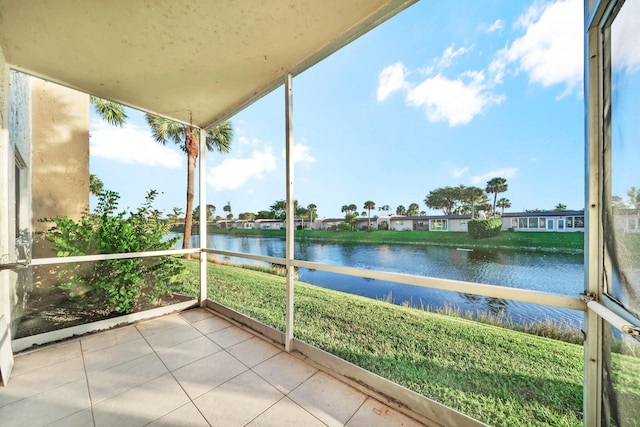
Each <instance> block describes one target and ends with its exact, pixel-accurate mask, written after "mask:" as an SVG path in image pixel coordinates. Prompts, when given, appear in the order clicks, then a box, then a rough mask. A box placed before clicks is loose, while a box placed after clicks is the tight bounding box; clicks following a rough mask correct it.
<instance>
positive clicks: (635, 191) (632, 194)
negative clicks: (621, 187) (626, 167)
mask: <svg viewBox="0 0 640 427" xmlns="http://www.w3.org/2000/svg"><path fill="white" fill-rule="evenodd" d="M627 197H629V202H630V203H631V206H632V207H633V208H635V209H640V188H636V187H631V188H630V189H629V190H627Z"/></svg>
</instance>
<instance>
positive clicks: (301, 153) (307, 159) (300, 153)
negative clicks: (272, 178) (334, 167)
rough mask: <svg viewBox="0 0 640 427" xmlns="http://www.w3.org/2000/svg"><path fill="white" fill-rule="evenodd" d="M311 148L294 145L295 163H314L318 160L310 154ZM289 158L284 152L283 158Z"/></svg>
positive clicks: (283, 151)
mask: <svg viewBox="0 0 640 427" xmlns="http://www.w3.org/2000/svg"><path fill="white" fill-rule="evenodd" d="M309 151H311V147H309V146H306V145H303V144H293V163H313V162H315V161H316V158H315V157H313V156H312V155H311V154H309ZM286 157H287V152H286V151H285V150H282V158H283V159H285V158H286Z"/></svg>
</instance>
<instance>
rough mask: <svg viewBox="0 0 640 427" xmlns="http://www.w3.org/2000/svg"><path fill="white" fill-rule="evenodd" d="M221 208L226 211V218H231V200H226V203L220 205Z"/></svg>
mask: <svg viewBox="0 0 640 427" xmlns="http://www.w3.org/2000/svg"><path fill="white" fill-rule="evenodd" d="M222 210H223V211H225V212H226V213H227V219H233V213H232V212H231V202H227V204H226V205H224V206H223V207H222Z"/></svg>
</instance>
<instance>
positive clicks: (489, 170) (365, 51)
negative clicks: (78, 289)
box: [91, 0, 637, 217]
mask: <svg viewBox="0 0 640 427" xmlns="http://www.w3.org/2000/svg"><path fill="white" fill-rule="evenodd" d="M581 10H582V0H561V1H542V2H541V1H534V2H530V1H515V0H487V1H482V2H478V1H475V0H468V1H462V0H457V1H455V2H433V1H423V2H419V3H418V4H416V5H414V6H412V7H410V8H409V9H407V10H406V11H404V12H402V13H400V14H399V15H398V16H396V17H395V18H392V19H391V20H390V21H388V22H386V23H384V24H382V25H381V26H379V27H378V28H376V29H374V30H373V31H371V32H370V33H368V34H366V35H364V36H363V37H361V38H360V39H358V40H356V41H355V42H353V43H352V44H350V45H348V46H346V47H345V48H343V49H341V50H340V51H339V52H337V53H336V54H334V55H332V56H330V57H329V58H327V59H325V60H324V61H322V62H321V63H320V64H318V65H316V66H315V67H313V68H311V69H310V70H308V71H306V72H304V73H303V74H301V75H299V76H297V77H295V78H294V80H293V93H294V101H293V104H294V116H293V126H294V141H295V144H296V149H295V159H296V161H295V172H294V179H295V188H294V192H295V198H296V199H297V200H298V201H299V202H300V203H301V204H302V205H304V206H306V205H308V204H309V203H314V204H316V205H317V206H318V213H319V215H320V216H326V217H341V216H343V214H342V213H341V212H340V208H341V206H342V205H345V204H351V203H354V204H356V205H357V206H358V207H359V209H360V210H364V209H363V204H364V202H365V201H367V200H373V201H374V202H375V204H376V206H377V207H380V206H382V205H390V206H391V208H392V210H394V211H395V208H396V207H397V206H398V205H404V206H405V207H407V206H409V204H411V203H418V204H419V205H420V209H421V210H425V211H427V212H428V213H430V214H437V213H440V212H438V211H433V210H429V209H427V207H426V206H425V204H424V199H425V197H426V195H427V194H428V193H429V191H431V190H434V189H436V188H440V187H444V186H457V185H460V184H462V185H466V186H470V185H474V186H478V187H481V188H484V187H485V185H486V182H487V181H488V180H489V179H491V178H493V177H496V176H501V177H504V178H506V179H507V183H508V185H509V189H508V191H507V192H506V193H504V194H501V195H500V196H499V197H506V198H508V199H509V200H510V201H511V204H512V208H511V209H507V211H522V210H524V209H535V208H540V209H553V208H554V207H555V206H556V205H557V204H558V203H563V204H565V205H566V206H567V207H568V208H569V209H582V208H583V206H584V201H583V200H584V99H583V92H582V75H583V65H582V64H583V54H582V52H583V35H582V34H583V22H582V12H581ZM636 68H637V67H636ZM130 117H131V118H130V120H129V122H128V124H127V125H126V126H125V127H124V128H121V129H118V128H112V127H109V126H108V125H106V124H104V123H101V122H100V121H99V119H96V118H95V117H94V116H92V122H91V172H92V173H94V174H97V175H98V176H99V177H100V178H101V179H102V180H103V182H104V183H105V186H106V187H107V188H108V189H111V190H114V191H118V192H119V193H120V194H121V196H122V201H121V207H122V208H124V207H131V208H134V207H137V206H138V205H139V204H140V203H141V201H142V199H143V197H144V194H145V193H146V191H147V190H149V189H152V188H153V189H156V190H158V191H160V192H161V194H160V196H159V197H158V200H157V205H158V207H159V208H161V209H163V210H165V211H171V210H172V208H173V207H174V206H177V207H180V208H183V209H184V205H185V196H184V192H185V187H186V158H185V157H184V155H183V154H182V153H181V152H179V151H178V150H177V149H176V147H174V146H166V147H162V146H160V145H158V144H156V143H155V142H153V140H152V139H151V137H150V134H149V131H148V127H147V126H146V124H145V122H144V118H143V115H142V114H141V113H138V112H135V111H130ZM231 122H232V125H233V127H234V131H235V135H234V139H233V143H232V147H233V148H232V151H231V153H229V154H226V155H221V154H218V153H209V155H208V156H207V186H208V187H207V201H208V203H211V204H214V205H215V206H216V207H217V211H216V213H217V214H219V215H223V214H224V212H223V211H222V207H223V206H224V205H225V204H226V203H227V202H230V203H231V206H232V210H233V213H234V214H235V215H236V216H237V214H238V213H240V212H257V211H259V210H262V209H268V208H269V206H270V205H271V204H273V203H274V202H275V201H276V200H279V199H284V198H285V169H284V154H283V151H284V146H285V142H284V141H285V136H284V91H283V89H282V88H280V89H278V90H276V91H274V92H272V93H271V94H269V95H267V96H266V97H264V98H262V99H261V100H259V101H258V102H256V103H255V104H254V105H252V106H250V107H248V108H246V109H245V110H244V111H242V112H240V113H239V114H237V115H236V116H234V117H233V118H232V119H231ZM196 204H197V201H196ZM376 213H378V212H376Z"/></svg>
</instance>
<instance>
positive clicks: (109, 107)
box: [89, 95, 127, 126]
mask: <svg viewBox="0 0 640 427" xmlns="http://www.w3.org/2000/svg"><path fill="white" fill-rule="evenodd" d="M89 101H90V102H91V104H93V109H94V110H95V112H96V114H98V116H100V117H101V118H102V119H103V120H104V121H105V122H107V123H109V124H110V125H111V126H123V125H124V123H125V122H126V121H127V113H126V111H125V110H124V106H123V105H122V104H118V103H115V102H113V101H107V100H106V99H102V98H98V97H97V96H93V95H91V96H90V97H89Z"/></svg>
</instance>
